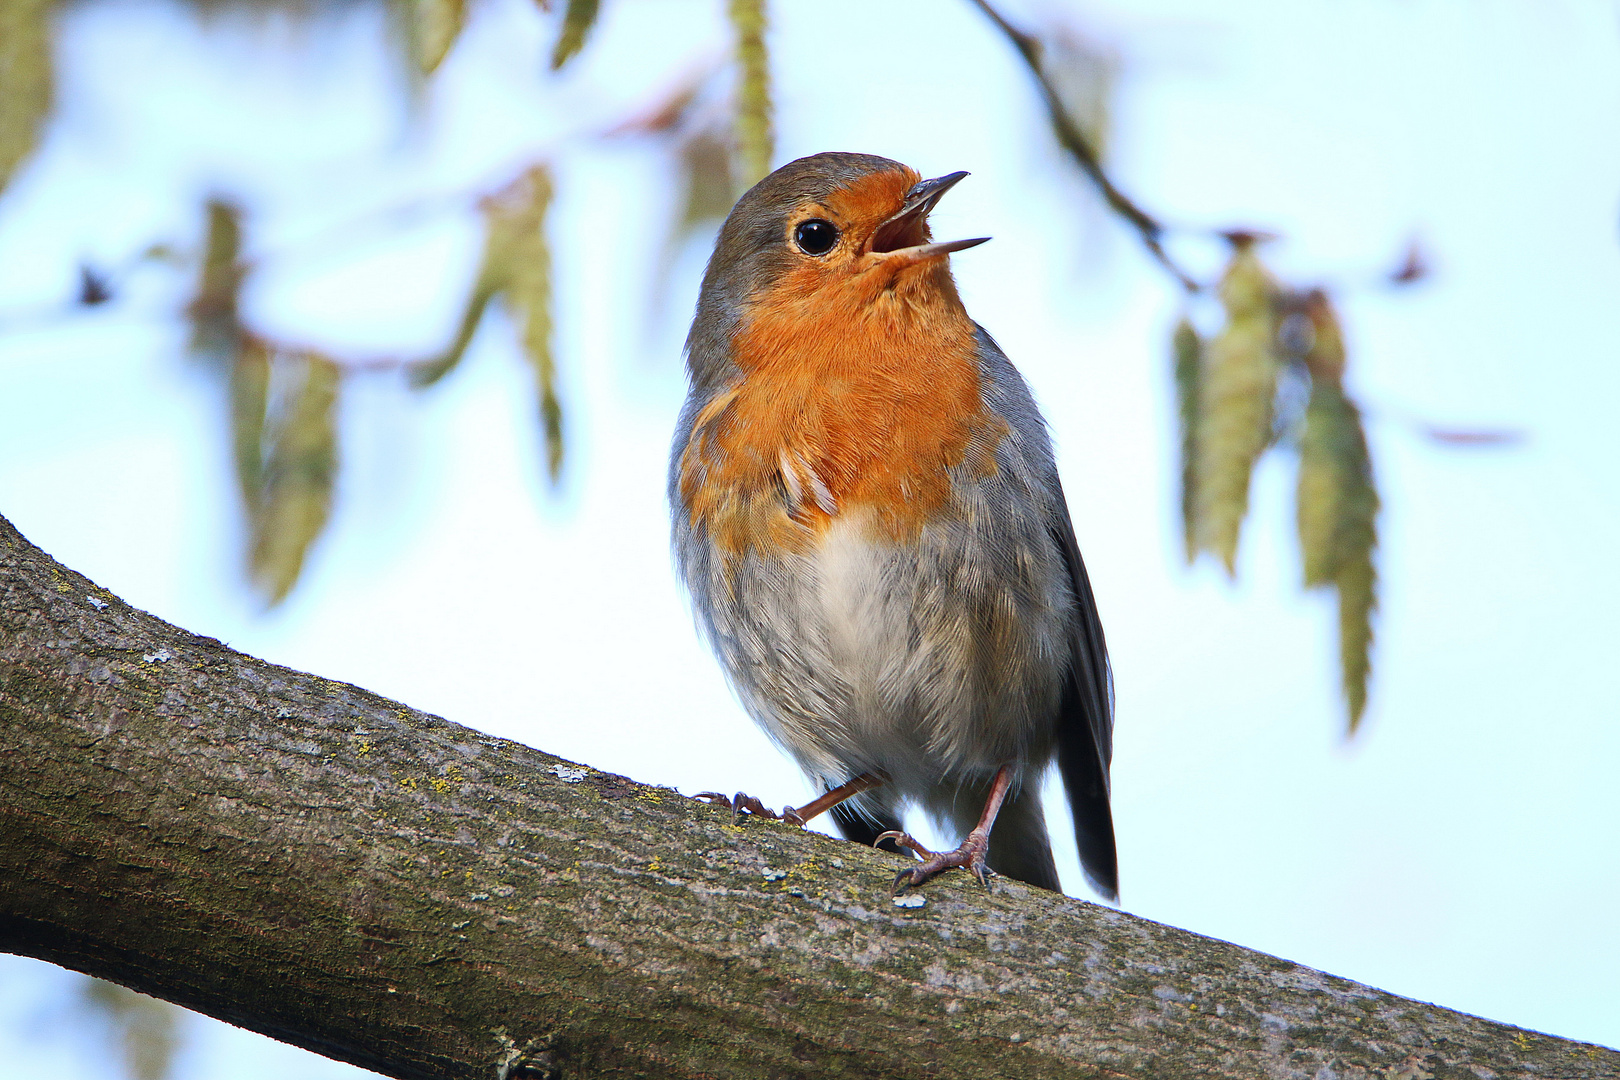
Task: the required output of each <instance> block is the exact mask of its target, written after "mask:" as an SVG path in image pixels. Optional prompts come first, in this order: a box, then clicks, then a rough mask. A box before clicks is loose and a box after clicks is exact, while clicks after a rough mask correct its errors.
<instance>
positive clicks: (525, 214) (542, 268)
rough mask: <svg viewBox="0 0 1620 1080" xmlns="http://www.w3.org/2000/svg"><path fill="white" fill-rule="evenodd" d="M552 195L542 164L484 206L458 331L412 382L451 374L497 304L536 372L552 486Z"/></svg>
mask: <svg viewBox="0 0 1620 1080" xmlns="http://www.w3.org/2000/svg"><path fill="white" fill-rule="evenodd" d="M551 195H552V184H551V173H550V172H549V171H548V170H547V168H546V167H545V166H544V165H535V166H533V167H531V168H530V169H528V170H527V171H526V172H524V173H523V175H521V176H519V177H518V178H517V179H516V180H514V181H513V182H512V183H511V184H509V185H507V186H506V187H505V188H503V189H502V190H500V191H498V192H496V193H495V194H494V195H491V196H490V197H489V198H487V199H485V200H484V202H483V211H484V228H485V233H484V258H483V262H482V264H481V265H480V266H479V270H478V278H477V280H476V281H475V282H474V283H473V291H472V295H471V296H470V297H469V298H468V301H467V308H466V310H465V312H464V313H463V315H462V318H461V325H460V327H459V328H458V329H457V331H456V336H455V339H454V340H453V341H452V342H451V343H450V346H449V348H447V349H446V350H445V352H444V353H442V354H441V355H440V356H438V357H436V358H434V359H432V360H429V361H427V362H425V363H422V364H419V365H417V366H416V367H415V368H413V370H412V372H411V382H412V384H413V385H415V386H418V387H424V386H430V385H432V384H433V383H435V382H437V381H438V380H439V379H441V378H443V377H444V375H445V374H446V373H447V372H449V371H450V370H451V369H452V368H454V367H455V366H456V364H458V363H459V362H460V361H461V357H462V356H463V354H465V352H466V351H467V345H468V343H469V342H471V341H472V338H473V335H474V334H475V333H476V332H477V330H478V324H479V322H480V321H481V320H482V319H483V315H484V310H485V308H487V307H488V306H489V303H490V301H491V300H493V299H495V298H496V297H497V296H498V297H500V298H501V300H502V302H503V303H504V304H505V306H506V309H507V312H508V314H509V315H510V316H511V318H512V321H513V323H514V324H515V326H516V327H517V330H518V335H519V338H520V340H521V341H522V344H523V352H524V355H525V356H526V357H527V358H528V361H529V364H530V366H531V367H532V368H533V369H534V374H535V382H536V389H537V392H538V395H539V399H540V420H541V426H542V428H543V430H544V433H545V440H546V461H547V471H548V472H549V474H550V476H551V478H552V480H553V481H555V480H556V479H557V477H558V476H559V475H560V473H561V469H562V461H563V426H562V425H563V414H562V404H561V402H560V401H559V399H558V397H557V386H556V375H557V372H556V363H555V361H554V359H553V356H552V352H551V249H550V247H549V246H548V245H547V243H546V232H545V225H546V212H547V210H549V209H550V206H551Z"/></svg>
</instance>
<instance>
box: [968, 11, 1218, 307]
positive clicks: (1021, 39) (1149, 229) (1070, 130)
mask: <svg viewBox="0 0 1620 1080" xmlns="http://www.w3.org/2000/svg"><path fill="white" fill-rule="evenodd" d="M971 2H972V4H973V6H974V7H976V8H978V9H979V10H980V11H982V12H984V14H985V16H986V17H987V18H988V19H989V20H990V21H991V22H992V23H995V25H996V29H997V30H1000V31H1001V33H1002V35H1003V36H1005V37H1006V39H1007V40H1008V41H1009V42H1011V43H1012V46H1013V48H1014V49H1016V50H1018V55H1019V56H1021V57H1023V60H1024V65H1025V66H1026V67H1028V68H1029V73H1030V74H1031V75H1032V76H1034V78H1035V86H1036V89H1037V90H1039V91H1040V95H1041V101H1042V102H1043V103H1044V104H1045V105H1046V113H1047V116H1048V117H1049V118H1050V119H1051V121H1052V131H1053V133H1054V134H1056V135H1057V139H1058V143H1059V144H1060V145H1061V146H1062V147H1063V149H1065V150H1067V151H1068V152H1069V156H1070V157H1072V158H1074V160H1075V162H1076V163H1077V164H1078V165H1079V166H1080V168H1081V169H1082V170H1084V171H1085V174H1086V175H1087V176H1089V177H1091V182H1092V183H1094V184H1096V185H1097V190H1098V192H1100V193H1101V194H1102V197H1103V201H1104V202H1106V203H1107V204H1108V208H1109V209H1110V210H1112V211H1114V213H1116V214H1118V215H1119V216H1120V217H1122V218H1124V219H1125V221H1126V223H1128V224H1129V225H1130V226H1131V228H1133V229H1135V230H1136V233H1137V235H1138V236H1140V237H1141V238H1142V245H1143V246H1144V247H1146V248H1147V249H1148V253H1149V254H1151V255H1152V256H1153V258H1154V259H1155V260H1156V261H1157V262H1158V263H1159V265H1160V266H1162V267H1164V269H1165V270H1167V271H1168V272H1169V273H1170V276H1171V277H1174V278H1175V279H1176V282H1177V284H1179V285H1180V286H1181V287H1182V288H1183V289H1185V290H1186V291H1187V292H1190V293H1195V292H1198V291H1199V290H1200V289H1201V288H1202V286H1201V285H1199V284H1198V281H1197V280H1196V279H1195V278H1193V276H1192V275H1190V274H1188V273H1187V272H1186V271H1185V270H1183V269H1182V268H1181V267H1180V265H1179V264H1177V263H1176V261H1175V260H1174V259H1172V258H1171V257H1170V254H1169V252H1167V251H1165V250H1164V243H1163V237H1164V226H1163V225H1161V224H1160V223H1159V221H1158V220H1157V219H1156V218H1154V217H1153V216H1152V215H1151V214H1149V213H1148V212H1147V211H1146V210H1143V209H1142V208H1141V207H1140V206H1137V205H1136V203H1134V202H1132V201H1131V199H1130V198H1129V197H1128V196H1127V195H1126V194H1125V193H1124V192H1123V191H1121V190H1119V188H1117V187H1115V186H1114V182H1113V181H1112V180H1110V179H1109V178H1108V173H1107V172H1106V171H1104V169H1103V167H1102V160H1101V159H1100V158H1099V157H1098V156H1097V151H1096V148H1094V147H1093V146H1092V145H1091V141H1090V140H1089V139H1087V138H1086V136H1085V133H1084V132H1082V131H1081V130H1080V128H1079V126H1078V125H1076V124H1075V122H1074V118H1073V117H1071V116H1070V115H1069V110H1068V109H1065V108H1064V107H1063V99H1062V98H1061V97H1059V96H1058V92H1057V88H1056V87H1055V86H1053V85H1052V80H1051V79H1049V78H1047V75H1046V70H1045V68H1044V67H1043V66H1042V65H1041V43H1040V41H1039V40H1038V39H1037V38H1036V37H1035V36H1034V35H1033V34H1027V33H1025V32H1024V31H1022V30H1020V29H1018V28H1017V27H1016V26H1014V25H1013V24H1012V23H1010V22H1008V21H1007V19H1006V18H1005V17H1004V16H1003V15H1002V14H1001V12H999V11H997V10H996V9H995V8H994V7H992V6H991V5H990V3H989V0H971Z"/></svg>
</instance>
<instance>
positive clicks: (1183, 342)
mask: <svg viewBox="0 0 1620 1080" xmlns="http://www.w3.org/2000/svg"><path fill="white" fill-rule="evenodd" d="M1171 352H1172V354H1173V355H1174V357H1175V377H1176V406H1177V408H1176V414H1177V416H1178V417H1179V419H1180V421H1181V532H1182V539H1183V541H1184V543H1185V544H1186V550H1187V561H1188V562H1189V563H1190V562H1192V561H1193V559H1194V557H1195V556H1197V554H1198V506H1197V493H1198V476H1197V468H1198V382H1199V368H1200V367H1201V366H1202V364H1203V361H1204V356H1203V353H1204V343H1203V341H1202V339H1200V338H1199V336H1198V331H1197V330H1196V329H1194V327H1193V324H1192V322H1191V321H1189V320H1188V318H1187V317H1186V316H1185V315H1183V316H1182V317H1181V321H1180V322H1178V323H1177V324H1176V331H1175V334H1174V335H1173V336H1172V337H1171Z"/></svg>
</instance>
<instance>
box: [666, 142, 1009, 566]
mask: <svg viewBox="0 0 1620 1080" xmlns="http://www.w3.org/2000/svg"><path fill="white" fill-rule="evenodd" d="M914 183H916V174H915V173H910V171H909V170H907V171H906V172H904V173H902V172H886V173H877V174H873V175H870V176H867V177H863V178H861V180H859V181H857V182H856V183H854V184H851V185H850V186H849V187H847V188H845V189H842V190H841V191H839V192H836V193H834V194H833V195H832V196H830V197H828V198H827V199H826V200H825V201H824V202H823V203H822V204H820V205H819V206H817V207H815V208H814V211H815V212H817V213H826V214H827V216H828V217H829V218H831V219H832V220H834V221H835V223H836V224H838V225H839V226H840V228H841V229H843V230H844V232H845V243H844V244H843V245H842V247H843V248H844V250H843V251H842V252H834V253H832V254H833V255H840V256H841V257H839V258H836V259H834V258H832V257H831V256H829V257H827V258H825V259H813V258H804V259H800V260H797V261H796V262H795V264H794V265H793V266H791V267H790V268H789V269H788V270H787V271H786V272H785V273H783V274H781V275H780V276H779V277H778V278H777V279H776V280H775V281H773V282H772V283H771V284H770V285H768V286H767V287H766V288H764V289H762V290H760V291H759V292H758V293H757V294H756V295H755V296H754V297H752V298H751V300H750V302H749V304H748V307H747V309H746V312H745V314H744V317H743V320H742V323H741V327H740V329H739V330H738V332H737V333H736V335H735V336H734V337H733V339H732V348H733V352H734V356H735V359H736V362H737V364H738V366H739V367H740V368H741V369H742V371H743V376H742V378H741V379H740V380H739V381H738V382H737V383H735V384H734V385H733V386H731V387H730V388H728V389H727V390H725V391H723V392H722V393H721V394H719V395H717V396H716V397H715V398H714V400H713V401H711V402H710V403H709V405H708V407H707V408H705V409H704V410H703V412H702V413H701V414H700V415H699V416H698V417H697V421H696V423H695V424H694V426H693V432H692V436H691V438H690V440H689V442H688V444H687V446H686V449H685V452H684V454H683V456H682V459H681V474H680V485H679V491H680V496H681V499H682V502H683V504H684V506H685V509H686V511H687V513H688V514H689V515H690V517H691V520H692V522H693V524H694V525H695V526H701V527H706V528H707V530H708V532H709V535H710V537H711V539H712V540H713V541H714V543H715V544H716V545H717V546H719V547H720V548H721V550H723V551H726V552H731V553H737V552H741V551H745V550H748V549H749V548H755V549H759V550H764V551H778V550H804V549H805V548H807V547H808V546H809V544H810V542H811V541H812V540H813V539H814V537H815V536H816V535H818V534H819V533H820V532H821V531H823V530H824V529H825V528H826V527H827V525H828V524H829V523H830V522H831V521H832V520H833V519H834V518H835V517H838V516H840V515H845V514H850V513H852V512H860V513H861V514H862V515H863V517H864V519H865V520H867V521H868V522H870V523H871V527H872V528H873V529H874V530H875V531H876V532H877V534H878V535H880V536H883V537H886V538H889V539H892V540H896V541H904V540H908V539H914V538H915V537H916V536H917V534H918V533H919V532H920V530H921V529H922V527H923V525H924V523H925V522H927V521H928V520H929V519H930V518H931V517H933V516H935V515H937V514H940V513H942V512H948V510H949V501H950V494H951V492H950V475H949V470H950V469H952V468H954V467H956V466H958V465H961V464H962V463H964V462H968V463H969V464H970V465H971V466H972V467H973V468H975V469H976V470H978V471H979V472H980V473H981V474H983V475H989V474H990V473H993V472H994V471H995V467H996V466H995V451H996V447H997V446H998V445H999V444H1000V442H1001V439H1002V438H1003V437H1004V436H1005V433H1006V430H1007V425H1006V422H1005V421H1004V420H1002V419H1001V418H1000V417H997V416H994V415H992V414H990V413H987V412H986V411H985V408H984V404H983V401H982V399H981V396H980V393H979V375H978V363H977V345H976V341H975V331H974V326H973V322H972V320H971V319H969V318H968V315H967V312H966V311H965V310H964V309H963V307H962V302H961V299H960V298H959V297H958V296H957V293H956V287H955V284H954V283H953V282H952V280H951V276H950V271H949V269H948V268H947V266H946V265H945V261H944V260H943V259H938V260H934V261H930V262H925V263H922V264H918V265H911V266H906V267H903V268H896V267H894V266H890V265H887V264H886V263H885V261H884V260H883V258H882V256H881V255H872V254H871V253H863V252H862V251H861V242H862V241H863V240H864V239H865V238H866V237H868V236H870V234H871V231H872V230H873V229H875V228H876V227H877V226H878V224H880V223H881V222H882V221H883V220H885V219H886V218H888V217H889V216H890V215H891V214H893V213H894V212H895V211H897V210H898V209H899V208H900V205H901V203H902V201H903V200H904V198H905V194H906V192H907V191H908V190H909V189H910V187H911V186H912V184H914ZM919 239H921V238H919ZM784 242H786V238H784Z"/></svg>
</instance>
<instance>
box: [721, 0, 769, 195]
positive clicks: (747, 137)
mask: <svg viewBox="0 0 1620 1080" xmlns="http://www.w3.org/2000/svg"><path fill="white" fill-rule="evenodd" d="M730 10H731V25H732V29H733V30H735V31H736V34H737V65H738V67H739V69H740V71H739V76H738V80H737V84H738V85H737V154H738V157H739V158H740V164H741V166H742V172H743V177H742V179H743V182H744V183H745V184H748V185H753V184H755V183H757V182H759V181H760V180H762V179H764V177H765V174H766V173H768V172H770V171H771V157H772V156H773V155H774V154H775V152H776V150H775V145H774V137H773V135H772V134H771V69H770V55H769V54H768V53H767V52H766V50H765V0H731V9H730Z"/></svg>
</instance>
